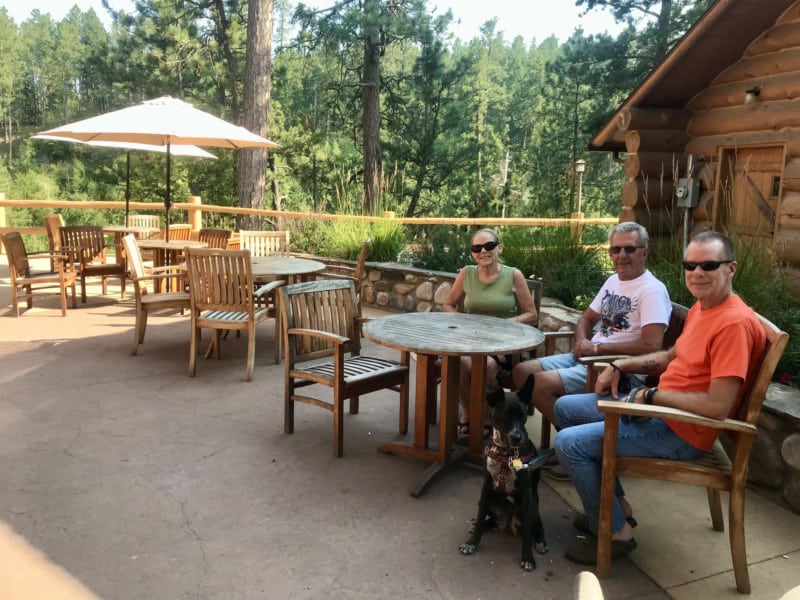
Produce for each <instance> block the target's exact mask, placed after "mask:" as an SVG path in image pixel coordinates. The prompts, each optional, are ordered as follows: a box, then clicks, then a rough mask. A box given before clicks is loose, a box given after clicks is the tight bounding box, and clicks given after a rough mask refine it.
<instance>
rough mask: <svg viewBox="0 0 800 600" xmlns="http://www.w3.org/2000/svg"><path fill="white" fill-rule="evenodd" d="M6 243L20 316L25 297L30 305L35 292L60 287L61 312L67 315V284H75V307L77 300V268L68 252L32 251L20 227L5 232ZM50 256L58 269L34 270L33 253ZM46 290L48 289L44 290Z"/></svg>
mask: <svg viewBox="0 0 800 600" xmlns="http://www.w3.org/2000/svg"><path fill="white" fill-rule="evenodd" d="M3 245H4V246H5V248H6V253H7V254H8V271H9V274H10V276H11V302H12V305H13V307H14V311H15V312H16V314H17V317H19V302H20V300H25V301H26V303H27V306H28V308H32V307H33V296H34V295H45V293H50V292H49V290H53V289H56V288H58V290H59V293H60V295H61V316H62V317H65V316H67V286H69V287H70V288H72V308H75V307H76V302H75V271H73V270H72V265H71V263H69V262H68V261H67V256H66V255H65V254H50V253H44V254H28V252H27V251H26V250H25V242H24V241H23V240H22V236H21V235H20V234H19V232H18V231H9V232H8V233H5V234H3ZM36 256H41V257H47V258H49V259H50V261H51V262H52V263H53V264H54V266H55V270H54V271H46V272H40V273H33V272H31V267H30V263H29V262H28V259H29V258H30V257H36ZM42 291H44V292H45V293H41V294H40V292H42Z"/></svg>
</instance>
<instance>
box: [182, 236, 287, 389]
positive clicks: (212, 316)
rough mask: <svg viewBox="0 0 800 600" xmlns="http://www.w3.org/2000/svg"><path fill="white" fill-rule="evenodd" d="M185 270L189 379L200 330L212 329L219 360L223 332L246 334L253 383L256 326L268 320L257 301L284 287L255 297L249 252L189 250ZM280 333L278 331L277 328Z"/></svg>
mask: <svg viewBox="0 0 800 600" xmlns="http://www.w3.org/2000/svg"><path fill="white" fill-rule="evenodd" d="M185 252H186V268H187V272H188V276H189V295H190V297H191V304H190V306H191V315H192V336H191V344H190V348H189V376H190V377H194V375H195V362H196V361H195V359H196V358H197V342H198V340H199V339H200V330H201V329H202V328H203V327H205V328H208V329H213V330H214V334H213V339H212V342H211V343H212V347H211V349H212V350H213V354H214V356H216V357H217V358H219V342H220V332H221V331H223V330H224V331H228V330H234V331H246V332H247V374H246V378H247V381H251V380H252V379H253V368H254V363H255V351H256V325H258V324H259V323H260V322H261V321H264V320H266V319H268V318H269V316H270V313H269V309H268V308H267V307H265V306H259V305H258V300H259V299H260V298H262V297H263V296H265V295H266V294H269V293H270V292H272V291H273V290H274V289H276V288H277V287H280V286H281V285H283V282H282V281H272V282H270V283H268V284H266V285H263V286H261V287H260V288H258V289H257V290H256V292H255V294H253V272H252V267H251V265H250V252H249V251H247V250H220V249H210V248H186V251H185ZM276 330H277V327H276Z"/></svg>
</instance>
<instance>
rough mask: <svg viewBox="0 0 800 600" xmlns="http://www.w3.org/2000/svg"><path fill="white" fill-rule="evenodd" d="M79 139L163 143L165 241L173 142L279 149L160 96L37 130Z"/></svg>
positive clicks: (259, 137)
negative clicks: (164, 155) (164, 158)
mask: <svg viewBox="0 0 800 600" xmlns="http://www.w3.org/2000/svg"><path fill="white" fill-rule="evenodd" d="M41 134H42V135H50V136H53V135H55V136H59V137H67V138H71V139H74V140H79V141H82V142H93V141H100V142H134V143H137V144H150V145H152V146H165V147H166V149H167V185H166V194H165V195H164V209H165V211H166V225H167V227H166V238H167V241H169V209H170V207H171V206H172V198H171V196H170V155H171V147H172V145H174V144H181V145H187V144H190V145H196V146H213V147H216V148H252V147H261V148H280V145H279V144H276V143H275V142H273V141H270V140H268V139H267V138H264V137H261V136H260V135H256V134H255V133H252V132H251V131H248V130H247V129H245V128H244V127H239V126H238V125H233V124H232V123H228V122H227V121H224V120H223V119H220V118H218V117H215V116H213V115H210V114H208V113H206V112H203V111H202V110H198V109H196V108H195V107H194V106H192V105H191V104H189V103H187V102H183V101H182V100H178V99H176V98H171V97H170V96H163V97H161V98H156V99H155V100H145V101H144V102H140V103H138V104H135V105H133V106H130V107H128V108H123V109H121V110H115V111H113V112H110V113H105V114H102V115H98V116H96V117H91V118H89V119H84V120H82V121H76V122H75V123H69V124H67V125H62V126H60V127H56V128H55V129H50V130H48V131H43V132H41Z"/></svg>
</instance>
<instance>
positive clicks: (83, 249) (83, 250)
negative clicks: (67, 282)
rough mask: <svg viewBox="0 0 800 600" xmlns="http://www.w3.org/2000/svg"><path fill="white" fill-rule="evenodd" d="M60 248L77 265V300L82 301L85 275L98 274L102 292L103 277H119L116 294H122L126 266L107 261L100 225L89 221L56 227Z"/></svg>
mask: <svg viewBox="0 0 800 600" xmlns="http://www.w3.org/2000/svg"><path fill="white" fill-rule="evenodd" d="M59 232H60V234H61V249H62V251H63V252H64V253H65V254H67V255H68V256H69V257H70V260H71V261H72V262H73V263H74V264H75V265H77V269H78V276H79V277H80V280H81V302H86V278H87V277H100V278H101V279H102V283H103V294H106V293H107V292H108V284H107V281H106V280H107V279H108V278H109V277H114V278H117V279H119V286H120V297H121V298H124V297H125V279H126V275H127V273H126V270H125V264H124V263H123V262H108V260H107V257H106V238H105V235H104V234H103V228H102V227H96V226H92V225H67V226H65V227H61V228H59Z"/></svg>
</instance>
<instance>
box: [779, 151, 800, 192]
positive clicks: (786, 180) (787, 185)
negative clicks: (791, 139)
mask: <svg viewBox="0 0 800 600" xmlns="http://www.w3.org/2000/svg"><path fill="white" fill-rule="evenodd" d="M781 183H783V192H784V194H785V193H786V192H800V158H789V159H787V161H786V166H785V167H784V168H783V181H782V182H781Z"/></svg>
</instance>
